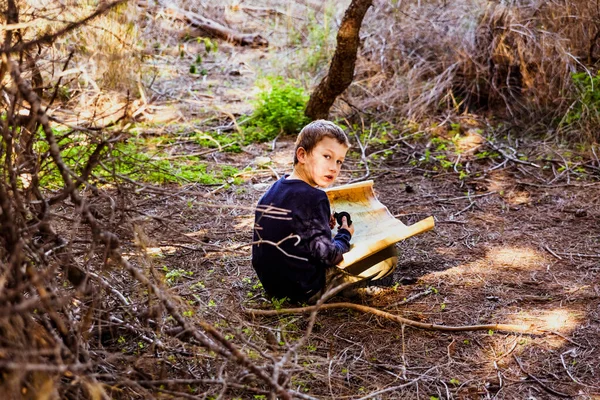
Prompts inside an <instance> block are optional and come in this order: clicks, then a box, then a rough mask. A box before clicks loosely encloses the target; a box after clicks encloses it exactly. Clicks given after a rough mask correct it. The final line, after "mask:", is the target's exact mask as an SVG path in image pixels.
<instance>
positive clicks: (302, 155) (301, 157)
mask: <svg viewBox="0 0 600 400" xmlns="http://www.w3.org/2000/svg"><path fill="white" fill-rule="evenodd" d="M307 155H308V153H307V152H306V150H305V149H304V147H298V149H297V150H296V158H297V159H298V162H300V163H302V164H304V163H305V162H306V156H307Z"/></svg>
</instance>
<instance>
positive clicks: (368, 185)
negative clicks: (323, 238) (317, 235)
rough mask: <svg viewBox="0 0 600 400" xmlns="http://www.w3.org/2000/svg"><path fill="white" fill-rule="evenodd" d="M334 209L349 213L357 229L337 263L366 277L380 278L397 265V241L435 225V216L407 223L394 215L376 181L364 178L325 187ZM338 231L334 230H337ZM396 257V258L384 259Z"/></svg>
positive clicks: (353, 272)
mask: <svg viewBox="0 0 600 400" xmlns="http://www.w3.org/2000/svg"><path fill="white" fill-rule="evenodd" d="M325 192H326V193H327V196H328V197H329V202H330V203H331V210H332V212H341V211H347V212H348V213H350V216H351V218H352V222H353V224H354V228H355V232H354V236H352V240H351V241H350V251H348V252H347V253H345V254H344V259H343V261H342V262H340V263H339V264H338V267H339V268H341V269H343V270H345V271H346V272H348V273H350V274H353V275H359V276H363V277H374V278H373V279H379V278H382V277H384V276H386V275H388V274H389V273H390V272H392V271H393V269H394V268H395V267H396V265H395V254H396V253H395V249H394V244H395V243H396V242H399V241H401V240H404V239H406V238H408V237H411V236H414V235H417V234H419V233H423V232H427V231H429V230H431V229H433V227H434V225H435V223H434V219H433V217H428V218H425V219H423V220H421V221H419V222H417V223H416V224H413V225H410V226H407V225H404V224H403V223H402V222H401V221H400V220H398V219H396V218H394V216H393V215H392V214H391V213H390V212H389V210H388V209H387V207H386V206H384V205H383V204H381V202H379V200H377V197H375V192H373V181H372V180H369V181H364V182H358V183H352V184H349V185H342V186H337V187H333V188H331V189H326V190H325ZM334 234H335V230H334ZM391 257H394V262H393V263H392V262H389V261H388V262H385V260H390V258H391Z"/></svg>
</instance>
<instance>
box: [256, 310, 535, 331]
mask: <svg viewBox="0 0 600 400" xmlns="http://www.w3.org/2000/svg"><path fill="white" fill-rule="evenodd" d="M317 308H319V309H320V310H332V309H338V308H349V309H351V310H356V311H362V312H365V313H370V314H373V315H376V316H378V317H382V318H385V319H388V320H390V321H394V322H397V323H399V324H402V325H406V326H412V327H413V328H419V329H425V330H434V331H445V332H465V331H489V330H493V331H504V332H520V333H529V334H539V333H540V332H539V331H537V330H535V329H534V328H533V327H532V326H531V325H529V326H524V325H511V324H487V325H463V326H445V325H436V324H428V323H424V322H418V321H413V320H410V319H407V318H403V317H400V316H398V315H394V314H390V313H388V312H385V311H381V310H378V309H376V308H373V307H367V306H363V305H360V304H354V303H330V304H323V305H321V306H319V307H317V306H308V307H298V308H282V309H279V310H258V309H253V308H247V309H245V310H244V312H245V313H246V314H251V315H255V316H256V315H264V316H274V315H282V314H305V313H309V312H313V311H314V310H315V309H317Z"/></svg>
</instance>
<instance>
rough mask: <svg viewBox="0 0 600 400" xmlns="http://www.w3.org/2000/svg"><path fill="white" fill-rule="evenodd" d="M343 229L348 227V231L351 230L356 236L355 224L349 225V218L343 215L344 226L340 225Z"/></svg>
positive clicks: (351, 233)
mask: <svg viewBox="0 0 600 400" xmlns="http://www.w3.org/2000/svg"><path fill="white" fill-rule="evenodd" d="M340 228H341V229H346V230H347V231H348V232H350V235H352V236H354V224H352V225H350V226H348V220H347V219H346V217H345V216H344V217H342V226H340Z"/></svg>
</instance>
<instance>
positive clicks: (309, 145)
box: [294, 119, 350, 165]
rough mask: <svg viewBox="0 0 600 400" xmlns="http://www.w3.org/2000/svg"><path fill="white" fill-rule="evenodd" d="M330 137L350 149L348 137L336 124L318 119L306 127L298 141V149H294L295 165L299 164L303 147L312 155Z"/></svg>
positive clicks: (299, 135)
mask: <svg viewBox="0 0 600 400" xmlns="http://www.w3.org/2000/svg"><path fill="white" fill-rule="evenodd" d="M325 137H330V138H332V139H335V140H336V141H337V142H338V143H339V144H341V145H344V146H346V148H349V147H350V142H349V141H348V137H347V136H346V134H345V133H344V131H343V130H342V128H340V127H339V126H337V125H336V124H334V123H333V122H331V121H326V120H324V119H318V120H316V121H313V122H311V123H309V124H308V125H306V126H305V127H304V128H302V130H301V131H300V133H299V134H298V138H297V139H296V147H295V148H294V165H296V164H298V149H299V148H300V147H302V148H303V149H304V150H305V151H306V153H307V154H310V153H312V151H313V149H314V148H315V146H316V145H317V143H319V142H320V141H321V140H322V139H323V138H325Z"/></svg>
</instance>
